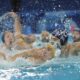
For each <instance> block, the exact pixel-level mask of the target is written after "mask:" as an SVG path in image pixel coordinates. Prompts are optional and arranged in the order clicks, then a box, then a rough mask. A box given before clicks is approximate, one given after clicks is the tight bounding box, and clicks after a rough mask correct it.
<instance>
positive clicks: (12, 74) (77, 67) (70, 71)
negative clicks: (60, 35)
mask: <svg viewBox="0 0 80 80" xmlns="http://www.w3.org/2000/svg"><path fill="white" fill-rule="evenodd" d="M0 80H80V59H79V57H69V58H55V59H52V60H50V61H47V62H45V63H44V64H42V65H40V66H36V67H31V66H28V67H27V66H26V67H18V68H2V69H0Z"/></svg>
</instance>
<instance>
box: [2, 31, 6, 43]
mask: <svg viewBox="0 0 80 80" xmlns="http://www.w3.org/2000/svg"><path fill="white" fill-rule="evenodd" d="M5 34H6V32H4V33H3V34H2V42H3V43H5V39H4V38H5Z"/></svg>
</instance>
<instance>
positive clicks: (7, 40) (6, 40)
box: [2, 31, 14, 46]
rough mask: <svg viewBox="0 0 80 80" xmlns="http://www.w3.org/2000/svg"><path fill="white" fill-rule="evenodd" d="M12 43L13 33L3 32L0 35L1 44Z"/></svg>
mask: <svg viewBox="0 0 80 80" xmlns="http://www.w3.org/2000/svg"><path fill="white" fill-rule="evenodd" d="M13 41H14V36H13V33H12V32H10V31H5V32H4V33H3V35H2V42H3V43H4V44H6V45H8V46H9V45H11V44H12V42H13Z"/></svg>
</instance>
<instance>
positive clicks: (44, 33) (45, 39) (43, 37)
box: [41, 31, 50, 42]
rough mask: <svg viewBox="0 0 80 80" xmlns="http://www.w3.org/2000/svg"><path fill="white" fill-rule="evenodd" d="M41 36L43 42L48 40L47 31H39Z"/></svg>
mask: <svg viewBox="0 0 80 80" xmlns="http://www.w3.org/2000/svg"><path fill="white" fill-rule="evenodd" d="M41 38H42V41H43V42H49V38H50V36H49V32H47V31H43V32H42V33H41Z"/></svg>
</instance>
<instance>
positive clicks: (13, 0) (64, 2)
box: [0, 0, 80, 33]
mask: <svg viewBox="0 0 80 80" xmlns="http://www.w3.org/2000/svg"><path fill="white" fill-rule="evenodd" d="M10 11H14V12H16V13H17V14H18V15H19V16H20V18H21V23H22V25H23V29H24V30H23V32H24V33H25V32H26V33H27V31H29V30H30V31H29V32H37V30H39V29H37V27H38V26H39V25H41V24H42V23H41V24H39V25H38V22H39V21H41V20H43V19H45V18H46V17H47V16H45V15H46V14H47V13H48V14H49V15H48V21H50V19H51V18H50V19H49V16H50V15H51V14H50V12H53V13H54V12H55V11H56V12H57V13H58V12H61V11H63V12H65V14H66V16H65V18H72V19H73V20H74V21H75V22H76V24H77V25H78V27H80V0H0V16H1V15H3V14H4V13H6V12H10ZM60 14H62V13H60ZM52 15H53V14H52ZM54 18H55V15H54V17H53V20H54ZM56 18H57V17H56ZM58 22H59V24H60V25H61V26H60V27H62V23H61V22H60V21H58ZM47 23H49V22H47ZM55 23H56V22H55ZM49 24H50V23H49ZM51 24H52V25H53V26H52V28H53V27H54V23H53V22H52V23H51ZM51 24H50V25H51ZM1 28H3V27H1ZM5 28H6V27H5ZM40 28H41V26H40ZM49 28H50V29H49ZM52 28H51V27H50V26H49V25H47V29H48V30H52Z"/></svg>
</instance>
